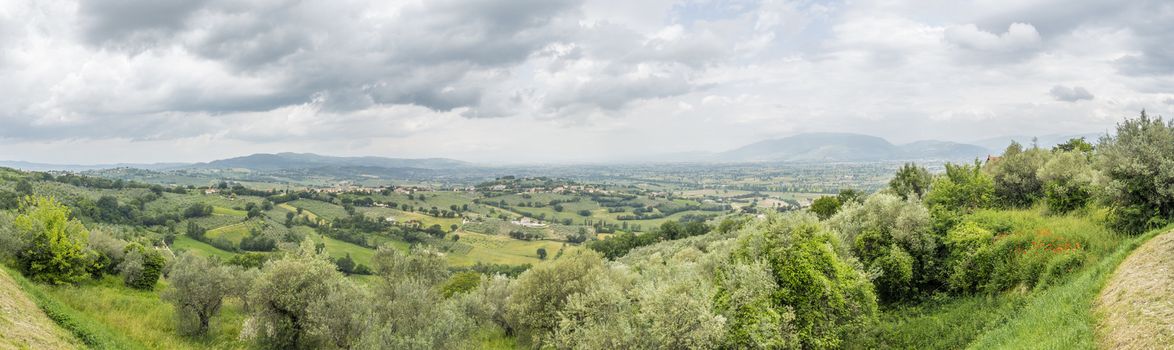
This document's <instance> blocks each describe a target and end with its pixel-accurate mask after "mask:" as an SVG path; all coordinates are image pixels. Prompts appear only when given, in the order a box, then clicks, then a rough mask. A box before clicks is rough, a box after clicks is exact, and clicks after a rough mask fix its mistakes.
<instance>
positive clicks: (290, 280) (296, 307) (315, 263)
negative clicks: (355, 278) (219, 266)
mask: <svg viewBox="0 0 1174 350" xmlns="http://www.w3.org/2000/svg"><path fill="white" fill-rule="evenodd" d="M343 278H345V277H343V275H342V273H340V272H338V270H337V269H335V267H334V264H332V263H331V262H330V260H329V259H328V258H327V257H326V256H325V255H323V254H319V253H318V252H316V251H315V249H314V247H313V245H312V243H310V241H308V240H307V241H304V242H303V243H302V246H301V247H300V250H299V251H298V252H296V253H291V254H287V255H286V256H285V257H283V258H281V259H277V260H271V261H269V262H267V263H266V264H265V266H264V267H262V268H261V274H260V275H258V276H257V279H256V281H255V282H254V283H253V286H252V288H251V289H250V290H249V305H250V306H251V309H252V310H251V311H250V318H249V320H248V321H247V322H246V325H247V326H248V327H247V328H246V329H245V330H244V331H243V332H244V333H245V335H247V336H250V337H253V338H255V339H256V340H257V342H258V344H260V345H263V346H266V347H271V348H281V349H304V348H318V347H321V346H323V344H325V341H326V340H327V339H325V338H324V337H322V336H321V334H322V333H323V332H322V331H321V330H320V329H319V328H320V327H323V325H321V324H318V323H316V322H318V321H320V320H321V319H320V318H315V317H311V314H310V310H311V308H312V307H313V306H314V305H316V304H319V303H323V302H324V301H325V300H327V299H328V298H329V297H330V294H331V293H333V292H335V288H334V285H335V284H336V283H338V281H339V280H341V279H343Z"/></svg>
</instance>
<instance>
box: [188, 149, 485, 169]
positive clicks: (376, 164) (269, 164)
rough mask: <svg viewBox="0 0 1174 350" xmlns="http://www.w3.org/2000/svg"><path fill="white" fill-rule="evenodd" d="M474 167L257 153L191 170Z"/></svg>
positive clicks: (440, 161)
mask: <svg viewBox="0 0 1174 350" xmlns="http://www.w3.org/2000/svg"><path fill="white" fill-rule="evenodd" d="M469 166H472V164H471V163H468V162H464V161H459V160H455V159H448V158H422V159H409V158H386V157H332V156H323V155H317V154H313V153H289V152H286V153H276V154H272V153H257V154H252V155H247V156H243V157H235V158H228V159H220V160H214V161H211V162H207V163H198V164H193V165H191V166H189V167H188V168H203V169H216V168H219V169H231V168H245V169H252V170H288V169H311V168H323V167H373V168H416V169H451V168H462V167H469Z"/></svg>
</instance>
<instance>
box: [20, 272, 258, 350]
mask: <svg viewBox="0 0 1174 350" xmlns="http://www.w3.org/2000/svg"><path fill="white" fill-rule="evenodd" d="M38 288H42V289H44V290H45V292H46V294H48V295H49V296H51V297H52V298H53V299H55V300H57V301H59V302H60V303H61V304H63V305H64V306H67V307H69V308H70V309H72V310H75V311H76V312H77V313H78V314H80V315H81V316H82V317H84V318H87V319H90V320H93V321H97V322H99V323H100V324H102V325H105V327H107V328H108V329H109V330H110V331H113V332H115V333H116V334H118V335H119V336H121V337H125V338H127V339H128V340H129V342H127V341H125V340H124V341H120V342H118V343H117V344H118V348H146V349H164V348H166V349H208V348H218V349H225V348H228V349H231V348H243V347H244V344H242V343H241V342H240V340H239V334H240V327H241V322H242V321H243V320H244V315H243V314H242V312H241V307H240V303H239V302H238V301H237V300H235V299H231V298H230V299H229V300H227V301H226V303H225V305H224V307H222V308H221V313H220V315H219V316H217V317H215V318H213V321H212V329H211V331H210V332H211V333H210V334H209V335H208V336H206V337H203V338H189V337H184V336H181V335H179V333H178V332H177V331H176V329H175V320H174V318H173V317H174V316H173V314H174V310H173V308H172V306H171V305H170V304H167V303H165V302H164V301H163V300H162V299H160V298H159V295H160V293H161V291H162V290H163V289H164V288H166V283H165V282H164V283H160V284H159V285H158V286H156V288H155V289H156V290H155V291H139V290H134V289H130V288H127V287H125V286H123V285H122V280H121V279H119V278H117V277H113V276H106V277H104V278H103V279H101V280H98V281H87V282H84V283H82V284H80V285H78V286H61V287H47V286H38ZM135 345H138V346H135Z"/></svg>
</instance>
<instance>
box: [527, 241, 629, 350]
mask: <svg viewBox="0 0 1174 350" xmlns="http://www.w3.org/2000/svg"><path fill="white" fill-rule="evenodd" d="M606 275H607V267H606V266H605V265H604V263H603V257H602V256H601V255H599V254H598V253H596V252H594V251H589V250H577V251H574V252H571V253H568V254H565V255H563V256H562V257H561V258H559V259H557V260H554V261H553V262H550V263H546V264H539V265H538V266H535V267H533V268H531V269H530V270H527V271H526V272H524V273H522V274H521V275H520V276H518V279H517V280H516V281H515V282H514V283H513V284H512V286H511V289H512V291H511V292H510V298H509V301H508V304H507V307H506V319H507V320H508V322H509V324H510V326H511V327H512V328H513V329H514V330H515V331H516V332H517V334H518V339H519V340H520V341H522V342H523V343H526V344H530V345H532V346H541V345H542V344H546V343H548V342H550V341H551V340H553V338H554V335H555V331H556V330H558V328H559V326H560V325H559V323H560V315H559V314H560V313H561V312H562V311H563V310H564V309H565V308H566V305H567V304H568V302H569V300H568V299H569V298H570V297H571V296H573V295H576V294H584V293H587V292H589V291H591V290H593V289H596V286H598V285H599V284H600V283H602V279H603V278H604V277H605V276H606Z"/></svg>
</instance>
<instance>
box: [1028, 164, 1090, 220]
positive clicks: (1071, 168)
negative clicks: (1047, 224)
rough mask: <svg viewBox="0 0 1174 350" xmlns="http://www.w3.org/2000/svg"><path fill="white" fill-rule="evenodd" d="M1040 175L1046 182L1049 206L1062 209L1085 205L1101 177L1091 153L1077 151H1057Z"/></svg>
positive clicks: (1045, 188)
mask: <svg viewBox="0 0 1174 350" xmlns="http://www.w3.org/2000/svg"><path fill="white" fill-rule="evenodd" d="M1036 176H1038V177H1039V179H1040V181H1043V183H1044V199H1045V202H1046V203H1047V204H1048V208H1049V209H1051V210H1052V211H1053V212H1058V213H1064V212H1068V211H1071V210H1074V209H1078V208H1081V207H1084V205H1085V204H1087V203H1088V201H1089V200H1091V199H1092V198H1093V196H1094V195H1095V194H1096V193H1094V192H1095V191H1096V188H1097V187H1095V186H1093V184H1094V183H1097V182H1098V181H1100V180H1099V179H1098V178H1099V177H1100V176H1099V173H1098V172H1097V171H1096V170H1093V168H1092V164H1091V162H1090V161H1089V157H1088V155H1086V154H1085V153H1082V152H1076V151H1069V152H1059V153H1057V154H1056V155H1054V156H1053V157H1052V159H1050V160H1048V162H1047V163H1045V164H1044V166H1043V167H1042V168H1040V170H1039V172H1038V173H1037V174H1036Z"/></svg>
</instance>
